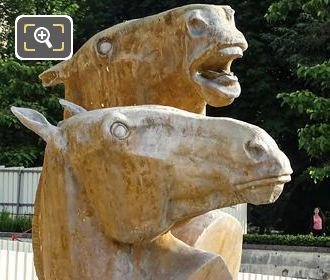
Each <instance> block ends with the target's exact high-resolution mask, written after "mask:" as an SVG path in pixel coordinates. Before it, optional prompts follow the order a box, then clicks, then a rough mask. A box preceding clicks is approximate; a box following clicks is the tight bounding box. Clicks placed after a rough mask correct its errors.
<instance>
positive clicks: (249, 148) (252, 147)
mask: <svg viewBox="0 0 330 280" xmlns="http://www.w3.org/2000/svg"><path fill="white" fill-rule="evenodd" d="M244 150H245V152H246V153H247V155H248V156H249V157H250V158H251V159H253V160H256V161H260V160H261V159H262V158H263V157H264V155H266V153H267V151H266V148H265V146H264V145H263V144H262V143H260V142H258V141H257V140H249V141H247V142H246V143H245V145H244Z"/></svg>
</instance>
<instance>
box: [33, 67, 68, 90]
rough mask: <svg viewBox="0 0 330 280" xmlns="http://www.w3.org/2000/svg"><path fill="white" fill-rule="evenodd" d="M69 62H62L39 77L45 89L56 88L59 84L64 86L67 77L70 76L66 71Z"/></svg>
mask: <svg viewBox="0 0 330 280" xmlns="http://www.w3.org/2000/svg"><path fill="white" fill-rule="evenodd" d="M67 65H68V62H67V61H62V62H60V63H58V64H56V65H54V66H52V67H50V68H49V69H47V70H46V71H44V72H42V73H41V74H40V75H39V79H41V81H42V85H43V86H44V87H49V86H54V85H57V84H62V83H63V82H64V81H65V79H66V76H67V75H68V73H67V71H66V69H67Z"/></svg>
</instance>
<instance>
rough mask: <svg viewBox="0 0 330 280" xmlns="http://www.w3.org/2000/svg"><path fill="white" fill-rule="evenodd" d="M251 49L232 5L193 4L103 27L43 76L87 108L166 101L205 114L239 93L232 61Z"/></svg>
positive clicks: (165, 102) (69, 97)
mask: <svg viewBox="0 0 330 280" xmlns="http://www.w3.org/2000/svg"><path fill="white" fill-rule="evenodd" d="M246 48H247V43H246V40H245V38H244V36H243V35H242V33H241V32H239V31H238V30H237V29H236V27H235V22H234V11H233V10H232V9H231V8H230V7H229V6H214V5H188V6H184V7H180V8H176V9H173V10H170V11H166V12H163V13H161V14H157V15H154V16H150V17H146V18H142V19H137V20H132V21H127V22H124V23H121V24H118V25H116V26H113V27H111V28H108V29H106V30H104V31H102V32H99V33H97V34H96V35H95V36H93V37H92V38H91V39H89V40H88V41H87V42H86V43H85V44H84V45H83V46H82V47H81V48H80V50H79V51H78V52H77V53H76V54H75V55H74V56H73V58H72V59H70V60H68V61H64V62H61V63H60V64H58V65H55V66H54V67H52V68H50V69H48V70H47V71H45V72H44V73H42V74H41V75H40V78H41V79H42V81H43V84H44V85H45V86H50V85H55V84H58V83H64V85H65V98H66V99H68V100H70V101H73V102H74V103H76V104H79V105H81V106H83V107H84V108H87V109H97V108H101V107H114V106H131V105H144V104H159V105H166V106H172V107H176V108H179V109H184V110H187V111H190V112H195V113H202V112H204V109H205V105H206V103H208V104H210V105H213V106H223V105H228V104H230V103H232V102H233V100H234V99H235V98H236V97H238V96H239V94H240V85H239V83H238V81H237V78H236V76H234V75H233V74H232V73H231V70H230V66H231V63H232V61H233V60H235V59H236V58H239V57H241V56H242V55H243V51H244V50H245V49H246Z"/></svg>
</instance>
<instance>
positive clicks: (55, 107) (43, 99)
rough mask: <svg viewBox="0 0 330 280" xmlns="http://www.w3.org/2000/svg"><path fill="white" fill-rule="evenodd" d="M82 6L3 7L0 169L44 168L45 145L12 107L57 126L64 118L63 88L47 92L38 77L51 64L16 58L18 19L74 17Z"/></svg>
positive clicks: (17, 0)
mask: <svg viewBox="0 0 330 280" xmlns="http://www.w3.org/2000/svg"><path fill="white" fill-rule="evenodd" d="M77 9H78V5H77V4H76V3H75V1H64V0H50V1H49V0H47V1H46V0H36V1H31V0H3V1H2V2H1V3H0V165H8V166H11V165H15V166H21V165H24V166H35V165H41V164H42V158H43V151H44V143H43V142H42V141H41V140H40V139H39V138H38V137H37V136H35V135H33V133H31V132H29V131H28V130H27V129H25V128H23V126H22V125H21V124H19V122H18V121H17V120H16V119H15V118H14V116H13V115H12V113H11V112H10V106H13V105H15V106H22V107H30V108H34V109H37V110H39V111H41V112H42V113H44V114H46V115H47V118H49V119H50V120H51V121H52V122H53V123H56V122H57V121H58V120H60V119H61V118H62V117H61V115H62V113H61V111H62V110H61V108H60V106H59V104H58V101H57V99H58V97H59V96H61V93H62V92H63V88H61V87H56V88H51V89H45V88H43V87H42V85H41V83H40V80H39V79H38V75H39V74H40V73H41V72H42V71H44V70H46V69H47V68H48V67H49V66H50V65H51V64H50V62H21V61H18V60H15V58H14V53H15V52H14V44H15V42H14V38H15V36H14V34H15V19H16V17H17V16H19V15H22V14H69V15H74V13H75V12H76V11H77Z"/></svg>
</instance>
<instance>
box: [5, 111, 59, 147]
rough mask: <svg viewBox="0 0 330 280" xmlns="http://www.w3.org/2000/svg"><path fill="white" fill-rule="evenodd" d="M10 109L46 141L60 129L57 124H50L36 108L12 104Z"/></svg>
mask: <svg viewBox="0 0 330 280" xmlns="http://www.w3.org/2000/svg"><path fill="white" fill-rule="evenodd" d="M10 110H11V111H12V112H13V114H14V115H15V116H16V117H17V118H18V119H19V120H20V122H21V123H22V124H24V125H25V126H26V127H27V128H29V129H31V130H32V131H33V132H35V133H36V134H38V135H39V136H40V137H41V138H42V139H44V140H45V141H46V142H48V141H49V140H50V139H51V138H52V136H53V135H54V134H55V133H56V131H57V130H58V128H57V127H56V126H53V125H52V124H50V123H49V122H48V121H47V119H46V118H45V117H44V116H43V115H42V114H40V113H39V112H37V111H35V110H32V109H28V108H19V107H14V106H12V107H11V108H10Z"/></svg>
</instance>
